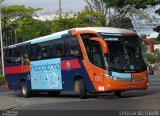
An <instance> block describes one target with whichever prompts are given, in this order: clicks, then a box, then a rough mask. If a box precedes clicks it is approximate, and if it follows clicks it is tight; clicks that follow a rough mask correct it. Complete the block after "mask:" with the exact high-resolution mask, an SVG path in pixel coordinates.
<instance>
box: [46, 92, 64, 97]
mask: <svg viewBox="0 0 160 116" xmlns="http://www.w3.org/2000/svg"><path fill="white" fill-rule="evenodd" d="M48 94H49V95H50V96H58V95H60V94H61V91H49V92H48Z"/></svg>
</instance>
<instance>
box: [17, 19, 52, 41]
mask: <svg viewBox="0 0 160 116" xmlns="http://www.w3.org/2000/svg"><path fill="white" fill-rule="evenodd" d="M49 34H51V31H50V25H49V22H48V21H40V20H35V19H32V20H27V21H25V20H20V21H18V27H17V35H16V37H17V38H18V42H23V41H27V40H31V39H35V38H38V37H41V36H45V35H49Z"/></svg>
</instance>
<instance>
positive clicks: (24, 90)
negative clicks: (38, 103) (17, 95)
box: [20, 78, 31, 98]
mask: <svg viewBox="0 0 160 116" xmlns="http://www.w3.org/2000/svg"><path fill="white" fill-rule="evenodd" d="M20 90H21V95H22V96H23V97H24V98H27V97H29V96H30V95H31V91H29V89H28V85H27V81H26V79H24V78H22V79H21V81H20Z"/></svg>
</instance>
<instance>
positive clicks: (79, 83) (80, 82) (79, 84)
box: [74, 75, 86, 99]
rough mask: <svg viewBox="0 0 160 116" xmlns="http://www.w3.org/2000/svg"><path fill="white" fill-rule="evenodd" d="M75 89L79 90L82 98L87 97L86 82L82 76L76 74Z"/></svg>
mask: <svg viewBox="0 0 160 116" xmlns="http://www.w3.org/2000/svg"><path fill="white" fill-rule="evenodd" d="M74 91H75V92H78V94H79V96H80V99H85V98H86V84H85V81H84V79H83V78H82V76H79V75H78V76H76V77H75V78H74Z"/></svg>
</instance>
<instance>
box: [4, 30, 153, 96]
mask: <svg viewBox="0 0 160 116" xmlns="http://www.w3.org/2000/svg"><path fill="white" fill-rule="evenodd" d="M150 45H151V48H153V46H152V44H150ZM4 60H5V64H4V65H5V77H6V80H7V83H8V87H9V89H10V90H15V91H19V90H20V91H21V93H22V95H23V96H24V97H29V96H31V94H32V93H33V92H41V91H45V92H48V93H49V94H52V95H59V94H60V93H61V91H76V92H78V93H79V96H80V98H86V93H104V92H114V95H115V96H118V97H120V96H121V92H123V91H128V90H137V89H147V87H148V72H147V64H146V58H145V53H144V50H143V47H142V40H141V39H140V38H139V37H138V35H137V34H136V33H135V32H133V31H130V30H125V29H118V28H109V27H88V28H87V27H86V28H74V29H70V30H66V31H62V32H58V33H54V34H51V35H48V36H45V37H40V38H37V39H33V40H30V41H26V42H23V43H19V44H15V45H11V46H8V47H6V48H4Z"/></svg>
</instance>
